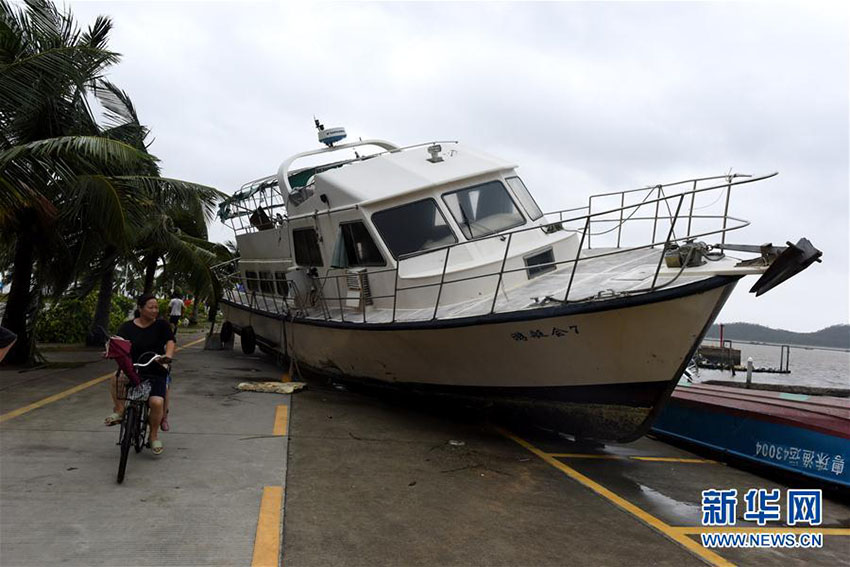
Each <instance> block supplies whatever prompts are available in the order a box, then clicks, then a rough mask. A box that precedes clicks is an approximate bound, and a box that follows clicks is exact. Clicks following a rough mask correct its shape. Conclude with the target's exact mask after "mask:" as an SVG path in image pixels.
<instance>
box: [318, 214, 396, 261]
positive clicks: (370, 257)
mask: <svg viewBox="0 0 850 567" xmlns="http://www.w3.org/2000/svg"><path fill="white" fill-rule="evenodd" d="M386 265H387V262H386V260H384V257H383V256H382V255H381V251H380V250H378V247H377V246H376V245H375V241H374V240H373V239H372V235H371V234H369V231H368V230H367V229H366V225H365V224H363V222H361V221H357V222H348V223H344V224H340V225H339V233H338V236H337V239H336V245H335V246H334V255H333V263H332V264H331V266H332V267H334V268H359V267H364V266H386Z"/></svg>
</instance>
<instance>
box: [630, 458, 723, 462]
mask: <svg viewBox="0 0 850 567" xmlns="http://www.w3.org/2000/svg"><path fill="white" fill-rule="evenodd" d="M630 458H632V459H636V460H638V461H658V462H662V463H717V461H712V460H711V459H683V458H680V457H630Z"/></svg>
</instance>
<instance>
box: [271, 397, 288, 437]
mask: <svg viewBox="0 0 850 567" xmlns="http://www.w3.org/2000/svg"><path fill="white" fill-rule="evenodd" d="M288 417H289V406H287V405H283V404H281V405H279V406H277V409H276V410H275V412H274V435H286V423H287V421H288V420H287V418H288Z"/></svg>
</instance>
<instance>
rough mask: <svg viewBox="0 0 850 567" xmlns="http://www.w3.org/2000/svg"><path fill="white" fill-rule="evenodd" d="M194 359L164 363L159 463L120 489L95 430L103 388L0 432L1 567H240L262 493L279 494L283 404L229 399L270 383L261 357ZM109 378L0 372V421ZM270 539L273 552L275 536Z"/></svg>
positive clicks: (143, 463) (112, 450)
mask: <svg viewBox="0 0 850 567" xmlns="http://www.w3.org/2000/svg"><path fill="white" fill-rule="evenodd" d="M181 339H183V337H181ZM189 342H191V338H189V339H188V340H186V339H184V340H181V343H183V344H187V343H189ZM202 345H203V343H200V344H195V345H193V346H189V347H188V348H186V349H185V350H182V351H180V352H178V353H177V356H176V358H175V360H176V364H175V379H174V382H173V389H172V408H173V409H172V413H171V419H170V422H171V431H170V432H168V433H164V434H162V436H161V439H162V440H163V442H164V444H165V453H164V454H163V455H162V456H160V457H154V456H153V455H152V453H151V452H150V450H147V449H146V450H144V451H143V452H142V453H141V454H138V455H137V454H135V453H133V452H131V455H130V459H129V463H128V466H127V476H126V479H125V480H124V483H123V484H121V485H118V484H116V482H115V475H116V472H117V468H118V452H119V451H118V447H117V446H116V445H115V442H116V440H117V437H118V429H117V427H110V428H107V427H104V426H103V425H102V421H103V418H104V417H105V416H106V415H107V414H108V413H109V411H110V409H111V402H110V400H109V394H108V389H107V388H108V386H107V384H108V382H102V383H99V384H97V385H95V386H91V387H89V388H86V389H84V390H82V391H79V392H76V393H74V394H73V395H70V396H68V397H66V398H63V399H60V400H58V401H55V402H52V403H49V404H47V405H44V406H43V407H40V408H38V409H34V410H31V411H29V412H27V413H25V414H23V415H19V416H16V417H14V418H13V419H7V420H5V421H4V422H3V423H2V426H0V463H1V464H2V468H0V502H2V504H0V563H2V565H4V566H13V565H22V566H23V565H39V566H41V565H51V564H57V563H62V564H66V565H80V566H83V565H157V566H167V565H248V564H251V562H252V559H253V556H254V553H255V549H254V544H255V535H256V532H257V527H258V522H259V516H258V514H259V509H260V504H261V501H262V498H263V494H264V489H265V487H267V486H272V487H274V486H276V487H281V486H283V480H284V478H285V474H286V437H285V436H281V435H274V426H275V418H276V415H278V406H279V405H281V404H287V403H288V398H289V396H281V395H276V394H262V393H253V392H238V391H236V390H234V388H233V387H234V385H235V384H237V383H238V382H241V381H246V380H280V377H281V373H280V371H278V370H277V369H276V368H275V367H274V366H273V365H271V364H269V363H268V362H266V361H265V360H264V359H263V358H261V357H256V356H255V357H245V356H244V355H242V354H241V353H238V354H237V353H235V352H225V351H221V352H208V351H207V352H205V351H202V350H201V347H202ZM90 354H91V355H92V359H93V360H96V357H97V356H98V355H97V353H96V352H94V353H90ZM112 366H113V363H111V362H93V363H91V364H88V365H86V366H84V367H81V368H74V369H61V370H60V369H45V370H41V371H32V372H27V373H23V374H19V373H17V372H15V371H10V370H4V371H2V372H0V388H3V389H2V414H3V415H7V414H8V413H9V411H10V410H11V409H12V408H17V407H26V406H27V404H31V403H33V402H36V401H38V400H40V399H43V398H45V397H46V396H49V395H51V394H55V393H57V392H61V391H64V390H67V388H68V387H70V386H72V385H76V384H83V383H86V382H87V381H89V380H90V379H92V378H96V377H98V376H101V375H103V374H104V372H108V371H109V370H110V369H111V367H112ZM279 514H280V510H279V509H278V510H277V517H279ZM273 520H274V518H272V521H273ZM274 536H275V537H274V541H273V542H272V543H273V544H274V545H279V524H278V527H277V529H276V530H275V534H274ZM274 552H275V553H276V552H277V548H276V549H275V550H274Z"/></svg>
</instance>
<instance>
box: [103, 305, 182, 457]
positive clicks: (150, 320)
mask: <svg viewBox="0 0 850 567" xmlns="http://www.w3.org/2000/svg"><path fill="white" fill-rule="evenodd" d="M136 305H137V306H138V309H137V310H136V318H135V319H132V320H130V321H127V322H125V323H124V324H122V325H121V326H120V327H119V328H118V332H117V335H118V336H120V337H123V338H125V339H127V340H129V341H130V342H131V343H132V344H133V346H132V349H131V350H130V356H131V358H132V359H133V362H134V363H145V362H148V360H149V359H150V357H151V355H152V354H151V353H153V354H155V355H159V356H160V359H159V360H158V364H156V363H154V364H151V365H149V366H146V367H144V368H141V369H140V370H139V374H140V375H141V377H142V379H143V380H150V382H151V394H150V398H149V399H148V405H149V406H150V418H149V424H150V437H149V439H150V446H151V450H152V451H153V454H154V455H159V454H161V453H162V451H163V450H164V447H163V446H162V441H160V440H159V439H158V435H159V427H160V423H161V422H162V418H163V402H164V400H165V395H166V391H167V390H166V388H167V385H166V379H167V378H168V368H167V367H166V366H165V365H166V364H169V363H170V362H171V359H172V357H173V356H174V350H175V347H176V342H175V339H174V333H173V332H172V331H171V325H169V324H168V321H166V320H164V319H159V318H158V317H159V305H158V304H157V301H156V297H155V296H153V295H151V294H146V295H143V296H141V297H140V298H139V299H138V301H137V302H136ZM116 380H117V379H116ZM113 381H115V380H113ZM116 391H117V388H116V387H115V384H113V388H112V401H113V404H114V413H113V414H112V415H111V416H109V417H108V418H107V420H106V421H107V424H111V423H110V422H116V421H120V420H121V416H122V415H123V413H124V402H123V401H122V400H120V399H119V398H118V396H117V395H116Z"/></svg>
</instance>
